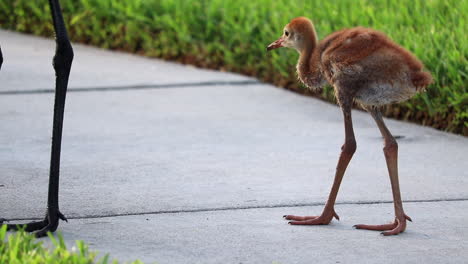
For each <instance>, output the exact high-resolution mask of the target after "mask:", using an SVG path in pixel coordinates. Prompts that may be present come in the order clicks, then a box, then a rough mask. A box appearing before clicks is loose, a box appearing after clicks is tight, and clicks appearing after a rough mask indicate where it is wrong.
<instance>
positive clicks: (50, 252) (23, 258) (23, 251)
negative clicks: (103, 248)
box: [0, 225, 143, 264]
mask: <svg viewBox="0 0 468 264" xmlns="http://www.w3.org/2000/svg"><path fill="white" fill-rule="evenodd" d="M48 235H49V239H50V240H51V241H52V244H53V246H52V248H47V247H45V246H44V245H43V243H42V242H41V241H38V240H37V239H36V238H35V236H34V235H33V234H30V233H27V232H25V231H22V230H21V231H18V232H14V233H11V234H10V235H7V231H6V226H5V225H4V226H1V227H0V264H3V263H5V264H6V263H8V264H39V263H41V264H42V263H54V264H62V263H63V264H94V263H96V264H107V263H113V264H118V261H116V260H113V261H110V258H109V255H105V256H103V257H102V258H100V259H99V260H96V257H97V252H91V251H90V250H89V247H88V245H86V244H85V243H84V242H83V241H81V240H77V241H76V245H75V246H73V247H72V248H71V249H70V250H69V249H67V246H66V245H65V241H64V239H63V237H62V235H61V234H60V232H59V233H57V235H56V236H54V235H53V234H51V233H49V234H48ZM132 264H143V263H142V262H141V261H138V260H136V261H134V262H132Z"/></svg>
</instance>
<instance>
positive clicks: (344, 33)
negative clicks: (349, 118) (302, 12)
mask: <svg viewBox="0 0 468 264" xmlns="http://www.w3.org/2000/svg"><path fill="white" fill-rule="evenodd" d="M286 32H287V33H288V36H286ZM316 39H317V37H316V33H315V29H314V27H313V24H312V23H311V22H310V20H308V19H307V18H304V17H299V18H295V19H293V20H292V21H291V22H290V23H289V24H288V25H286V27H285V34H284V35H283V36H282V37H281V38H280V39H279V40H278V41H279V42H280V43H279V44H278V41H277V42H276V45H275V46H274V47H270V49H271V48H277V47H281V46H285V47H291V48H295V49H296V50H298V51H299V53H300V54H301V56H300V58H299V63H298V68H297V69H298V75H299V78H300V79H301V81H302V82H303V83H304V84H305V85H306V86H308V87H310V88H316V87H319V86H321V85H323V84H324V83H326V82H328V83H330V84H331V85H333V86H334V88H335V91H336V94H337V97H338V98H337V99H338V101H339V102H340V98H339V97H340V96H346V97H352V98H353V99H356V100H358V101H360V102H361V103H363V104H365V105H383V104H388V103H394V102H400V101H404V100H406V99H409V98H410V97H412V96H413V95H414V94H415V93H416V92H418V91H421V90H423V89H424V88H425V87H426V86H428V85H429V84H430V83H431V82H432V77H431V75H430V74H429V73H427V72H424V71H423V64H422V63H421V62H420V61H419V60H418V59H417V58H416V57H415V56H414V55H413V54H411V53H410V52H409V51H407V50H406V49H404V48H403V47H401V46H399V45H398V44H396V43H395V42H393V41H392V40H391V39H390V38H388V37H387V36H386V35H385V34H384V33H382V32H379V31H376V30H373V29H370V28H363V27H355V28H349V29H343V30H340V31H337V32H334V33H332V34H330V35H329V36H327V37H326V38H324V39H323V40H321V41H320V42H317V40H316ZM345 86H346V87H345Z"/></svg>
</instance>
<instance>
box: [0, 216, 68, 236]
mask: <svg viewBox="0 0 468 264" xmlns="http://www.w3.org/2000/svg"><path fill="white" fill-rule="evenodd" d="M60 219H61V220H63V221H65V222H68V220H67V218H66V217H65V216H64V215H63V214H62V213H61V212H60V211H59V210H48V211H47V214H46V217H45V218H44V220H42V221H35V222H29V223H25V224H6V226H7V230H10V231H17V230H20V229H24V231H26V232H32V233H33V234H34V235H35V236H36V237H43V236H46V235H47V233H48V232H55V230H57V227H58V225H59V220H60ZM3 222H8V221H7V220H6V219H4V218H0V226H2V225H3Z"/></svg>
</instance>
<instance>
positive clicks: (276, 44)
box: [267, 36, 284, 50]
mask: <svg viewBox="0 0 468 264" xmlns="http://www.w3.org/2000/svg"><path fill="white" fill-rule="evenodd" d="M283 42H284V36H283V37H281V38H279V39H278V40H276V41H275V42H273V43H271V44H270V45H268V47H267V50H272V49H277V48H281V47H283Z"/></svg>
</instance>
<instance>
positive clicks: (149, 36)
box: [0, 0, 468, 135]
mask: <svg viewBox="0 0 468 264" xmlns="http://www.w3.org/2000/svg"><path fill="white" fill-rule="evenodd" d="M61 4H62V6H63V10H64V17H65V19H66V20H67V23H68V28H69V31H70V35H71V37H72V39H73V41H77V42H83V43H87V44H92V45H96V46H99V47H103V48H109V49H119V50H125V51H129V52H135V53H139V54H144V55H147V56H152V57H159V58H163V59H170V60H177V61H180V62H183V63H190V64H195V65H198V66H201V67H209V68H215V69H220V70H227V71H234V72H240V73H244V74H247V75H252V76H256V77H258V78H259V79H261V80H264V81H267V82H271V83H274V84H276V85H280V86H283V87H287V88H289V89H292V90H296V91H299V92H302V93H308V91H307V90H306V89H304V88H303V87H302V86H301V85H300V84H298V82H297V78H296V76H295V72H294V71H295V67H294V65H295V63H296V60H297V55H296V54H295V51H288V52H286V51H282V52H273V53H266V51H265V47H266V45H268V44H269V43H270V42H272V41H273V40H275V39H277V38H278V37H279V35H280V34H281V31H282V28H283V26H284V25H285V24H286V23H287V22H289V20H290V19H291V18H294V17H297V16H307V17H309V18H311V19H312V20H313V21H314V23H315V26H316V29H317V32H318V35H319V37H320V38H323V37H324V36H326V35H327V34H330V33H331V32H333V31H335V30H338V29H340V28H344V27H352V26H357V25H360V26H367V27H372V28H375V29H377V30H381V31H383V32H385V33H387V34H388V35H389V36H390V37H391V38H392V39H394V40H395V41H396V42H397V43H399V44H401V45H403V46H404V47H406V48H407V49H409V50H411V51H412V52H413V53H415V54H416V55H417V57H419V58H420V59H421V60H422V61H423V62H424V63H425V65H426V67H427V69H428V70H429V71H430V72H432V74H433V76H434V79H435V84H433V85H432V86H431V87H429V89H428V91H427V93H423V94H420V95H418V96H416V97H415V98H414V99H412V100H410V101H407V102H404V103H401V104H398V105H392V106H389V107H387V108H386V111H385V113H386V115H387V116H391V117H395V118H399V119H405V120H411V121H415V122H419V123H422V124H424V125H428V126H433V127H435V128H438V129H443V130H446V131H451V132H455V133H461V134H464V135H468V93H467V88H466V86H467V77H468V42H467V41H466V33H467V32H468V21H467V16H466V14H468V1H467V0H400V1H388V0H340V1H338V0H335V1H323V0H308V1H303V0H288V1H286V0H255V1H251V0H204V1H187V0H132V1H127V0H76V1H61ZM0 10H2V12H1V13H0V24H1V26H2V27H4V28H9V29H15V30H18V31H23V32H29V33H34V34H37V35H46V36H51V34H52V32H53V31H52V24H51V19H50V14H49V10H48V4H47V1H46V0H38V1H30V0H0ZM319 96H321V97H322V98H325V99H327V100H331V101H332V100H333V95H332V92H331V89H330V88H328V89H324V91H323V92H322V94H321V95H319Z"/></svg>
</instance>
